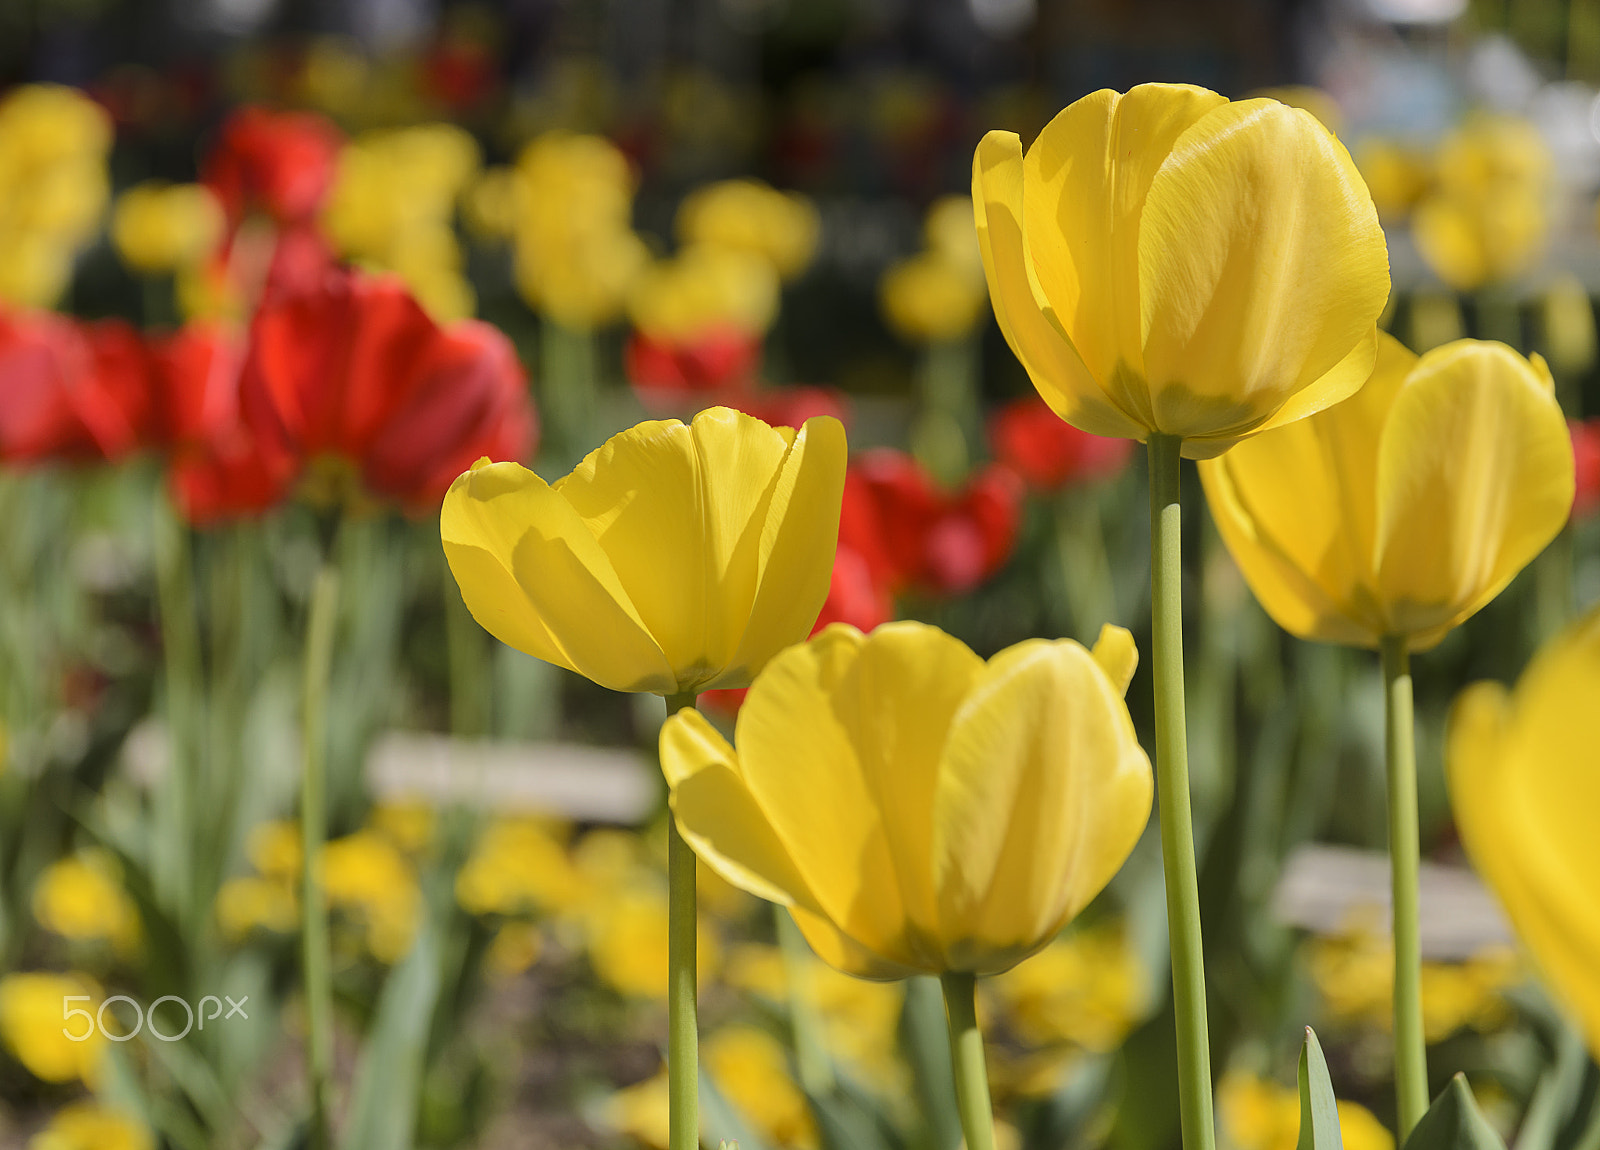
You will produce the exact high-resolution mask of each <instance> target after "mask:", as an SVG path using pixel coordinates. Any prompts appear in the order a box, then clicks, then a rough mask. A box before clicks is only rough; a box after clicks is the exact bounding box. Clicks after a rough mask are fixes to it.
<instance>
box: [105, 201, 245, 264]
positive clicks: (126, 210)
mask: <svg viewBox="0 0 1600 1150" xmlns="http://www.w3.org/2000/svg"><path fill="white" fill-rule="evenodd" d="M226 224H227V221H226V220H225V219H224V218H223V214H222V205H221V204H220V203H218V202H217V197H216V196H214V195H213V194H212V193H211V190H210V189H209V188H207V187H206V186H205V185H204V184H165V183H162V182H161V181H159V180H148V181H146V182H145V183H142V184H137V185H135V186H134V187H131V188H129V189H128V190H127V191H126V192H123V193H122V195H120V196H118V197H117V205H116V208H115V210H114V211H113V212H112V214H111V239H112V242H113V243H115V244H116V246H117V252H118V254H119V255H121V256H122V259H123V261H124V262H125V263H126V264H127V265H128V266H129V267H131V268H133V269H134V270H135V271H139V272H145V273H150V272H170V271H173V270H175V269H177V268H179V267H182V266H184V265H186V264H193V263H198V262H199V261H200V260H203V259H204V258H205V257H206V256H208V255H210V254H211V253H212V251H213V250H215V248H216V246H217V244H218V243H219V242H220V241H221V239H222V233H223V229H224V228H225V227H226Z"/></svg>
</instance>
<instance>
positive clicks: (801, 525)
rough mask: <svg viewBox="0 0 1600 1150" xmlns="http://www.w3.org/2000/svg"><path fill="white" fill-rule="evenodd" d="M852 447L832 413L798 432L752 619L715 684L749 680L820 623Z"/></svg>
mask: <svg viewBox="0 0 1600 1150" xmlns="http://www.w3.org/2000/svg"><path fill="white" fill-rule="evenodd" d="M785 430H786V429H785ZM848 453H849V447H848V445H847V443H846V442H845V434H844V425H843V424H841V423H840V422H839V421H838V420H837V419H834V418H833V417H831V416H819V417H814V418H812V419H808V420H806V423H805V426H804V427H802V428H801V429H800V431H799V434H797V435H795V437H794V443H793V445H792V446H791V447H790V448H789V452H788V454H787V455H786V456H784V459H783V463H782V465H781V466H780V467H779V469H778V474H777V478H776V480H775V482H774V483H773V485H772V487H771V488H770V490H769V492H768V497H767V502H766V506H765V509H764V514H765V520H764V522H763V523H762V524H761V533H760V549H759V553H758V555H757V556H756V563H755V567H756V571H755V578H756V588H755V594H754V602H752V603H751V604H750V606H749V608H748V610H747V612H746V614H747V617H748V622H747V623H745V626H744V633H743V635H742V636H741V637H740V639H739V647H738V650H736V651H735V652H734V653H733V655H732V656H731V657H730V658H729V660H728V662H727V671H726V673H725V674H724V676H723V677H721V678H719V679H718V680H717V682H716V683H713V684H711V686H744V685H745V684H747V683H748V682H749V681H750V680H751V679H753V678H754V677H755V675H756V674H757V673H758V672H759V671H760V670H761V668H762V667H764V666H766V664H767V661H768V660H769V659H771V658H772V656H773V655H775V654H777V653H778V652H779V651H781V650H782V649H783V648H784V647H787V646H788V645H789V644H791V643H798V642H800V641H801V640H803V639H804V638H805V637H806V635H807V634H808V633H809V632H810V631H811V628H812V627H813V626H815V625H816V622H817V616H818V615H819V614H820V613H821V611H822V604H823V603H824V602H825V601H826V600H827V598H828V588H829V586H830V584H831V582H832V578H833V559H834V551H835V549H836V546H837V544H838V540H839V510H840V504H841V500H842V499H843V497H844V476H845V463H846V457H847V455H848Z"/></svg>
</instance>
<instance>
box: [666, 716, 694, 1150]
mask: <svg viewBox="0 0 1600 1150" xmlns="http://www.w3.org/2000/svg"><path fill="white" fill-rule="evenodd" d="M694 704H695V695H694V692H692V691H687V692H685V693H683V694H681V695H669V696H667V714H668V715H674V714H677V713H678V712H679V711H681V710H683V709H684V708H685V707H693V706H694ZM694 879H695V855H694V851H693V850H691V849H690V848H689V844H688V843H686V842H685V841H684V840H683V836H682V835H681V834H679V833H678V823H677V820H676V819H674V818H673V817H672V815H671V813H670V812H669V813H668V815H667V1097H668V1100H669V1101H668V1106H669V1115H670V1116H669V1119H668V1123H669V1127H668V1129H669V1138H668V1145H669V1146H670V1148H671V1150H696V1148H697V1147H698V1146H699V1145H700V1019H699V1009H700V1008H699V1003H698V1001H697V999H696V988H695V966H696V962H697V956H696V953H695V951H696V943H697V940H696V938H695V913H696V912H695V886H694Z"/></svg>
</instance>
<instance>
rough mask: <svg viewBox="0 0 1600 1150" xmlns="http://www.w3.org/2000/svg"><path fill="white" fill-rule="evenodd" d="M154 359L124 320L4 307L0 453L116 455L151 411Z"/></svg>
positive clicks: (134, 439)
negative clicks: (87, 320)
mask: <svg viewBox="0 0 1600 1150" xmlns="http://www.w3.org/2000/svg"><path fill="white" fill-rule="evenodd" d="M149 371H150V366H149V361H148V357H147V356H146V354H145V351H144V347H143V345H142V344H141V342H140V340H139V336H138V333H137V332H135V331H134V330H133V328H131V327H129V326H128V325H127V324H125V323H122V322H121V321H119V320H107V321H105V322H103V323H97V324H80V323H76V322H74V321H72V320H70V319H67V318H66V317H64V316H59V315H55V314H53V313H50V312H33V311H23V310H11V309H0V459H5V460H7V461H10V462H15V463H25V462H33V461H37V460H42V459H47V458H59V459H66V460H75V461H85V460H94V459H117V458H120V457H121V456H123V455H125V454H127V453H128V452H129V451H131V450H133V449H134V448H135V447H137V446H138V445H139V441H140V438H141V435H142V433H143V429H144V425H145V422H146V419H147V418H148V411H149V404H150V392H149V386H150V381H149Z"/></svg>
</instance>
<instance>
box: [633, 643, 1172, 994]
mask: <svg viewBox="0 0 1600 1150" xmlns="http://www.w3.org/2000/svg"><path fill="white" fill-rule="evenodd" d="M1137 660H1138V655H1137V652H1135V650H1134V647H1133V640H1132V638H1131V636H1129V634H1128V633H1127V632H1126V631H1123V630H1121V629H1120V628H1115V627H1108V628H1106V629H1104V630H1103V631H1102V632H1101V635H1100V641H1099V642H1098V643H1096V644H1095V649H1094V652H1093V654H1091V653H1090V652H1089V651H1086V650H1085V649H1084V648H1083V647H1081V646H1079V645H1078V644H1077V643H1075V642H1072V641H1071V640H1069V639H1062V640H1057V641H1053V642H1052V641H1048V640H1043V639H1033V640H1029V641H1027V642H1024V643H1019V644H1017V645H1016V646H1014V647H1010V648H1007V649H1006V650H1004V651H1002V652H1001V653H1000V654H998V655H996V656H995V657H994V658H993V659H991V660H989V661H988V662H987V663H985V662H984V661H983V660H982V659H980V658H979V657H978V656H977V655H974V654H973V653H972V651H971V650H970V649H968V648H967V646H966V645H965V644H963V643H961V642H960V641H959V640H957V639H954V638H951V637H950V636H949V635H946V634H945V633H944V632H942V631H940V630H938V629H937V628H934V627H929V626H926V625H924V624H921V623H914V622H902V623H890V624H886V625H885V626H882V627H879V628H878V629H877V630H876V631H874V632H873V633H872V635H871V636H864V635H862V634H861V632H859V631H857V630H856V629H855V628H854V627H851V626H849V625H847V624H842V623H836V624H833V625H832V626H830V627H828V628H827V629H826V630H824V631H823V632H822V633H821V634H820V635H818V636H817V637H816V638H815V639H813V640H811V641H810V642H809V643H806V644H804V645H799V646H795V647H791V648H789V649H788V650H786V651H784V652H782V653H781V654H779V655H778V656H777V657H776V658H775V659H773V660H772V662H771V663H770V664H768V667H767V669H766V671H764V672H763V673H762V675H761V677H760V678H759V679H757V680H756V683H755V685H754V686H753V687H751V689H750V693H749V695H748V696H746V698H745V702H744V706H743V707H742V708H741V709H740V712H739V719H738V744H739V750H738V752H737V753H735V752H734V750H733V749H732V748H731V747H730V746H729V745H728V744H727V743H726V742H725V741H724V740H723V738H722V736H720V735H719V734H717V732H716V731H715V730H714V729H713V728H712V726H711V725H710V723H708V722H707V721H706V719H705V718H704V717H703V716H702V715H701V714H700V713H699V712H697V711H694V710H683V711H679V712H678V713H677V714H676V715H674V716H673V717H672V718H670V719H669V720H668V721H667V724H666V726H665V727H663V728H662V732H661V761H662V768H663V770H664V771H665V773H666V776H667V782H668V785H669V786H671V788H672V809H673V813H674V814H675V816H676V818H677V825H678V828H679V830H680V832H681V833H682V834H683V836H684V838H685V839H686V840H687V841H688V842H689V844H690V845H691V846H693V847H694V849H695V852H696V853H697V854H698V855H699V856H700V857H701V858H702V859H704V860H705V861H706V862H707V863H709V864H710V865H711V866H712V867H713V868H714V869H716V870H717V871H719V872H720V873H721V874H722V876H723V877H724V878H726V879H727V880H728V881H729V882H731V883H733V884H734V885H736V886H740V887H743V888H744V889H745V890H748V891H750V892H751V893H752V894H756V895H759V896H761V897H762V898H766V899H768V900H770V901H773V902H777V903H780V904H782V905H784V906H787V907H789V909H790V911H791V912H792V913H793V914H794V916H795V920H796V922H797V923H799V925H800V928H801V930H802V931H804V932H805V935H806V937H807V939H808V940H809V941H810V943H811V945H812V948H813V949H814V950H815V951H816V952H817V954H818V956H819V957H821V958H823V959H824V960H825V961H827V962H828V963H830V964H831V965H833V966H835V967H837V968H839V969H840V970H843V971H845V972H846V973H850V974H856V975H859V976H862V977H869V978H899V977H904V976H906V975H909V974H915V973H918V972H932V973H948V972H959V973H969V974H992V973H997V972H999V971H1002V970H1006V969H1008V968H1010V967H1012V966H1014V965H1015V964H1016V963H1018V962H1020V961H1021V960H1022V959H1024V958H1026V957H1027V956H1028V955H1029V954H1032V953H1033V952H1034V951H1037V950H1039V949H1040V948H1041V947H1043V946H1044V945H1045V944H1047V943H1048V942H1049V941H1050V940H1051V939H1052V938H1053V937H1054V936H1055V934H1056V932H1057V931H1059V930H1060V929H1061V927H1062V926H1063V925H1064V924H1065V923H1066V922H1068V921H1069V920H1070V919H1071V918H1072V917H1073V916H1074V915H1076V914H1077V913H1078V912H1079V911H1080V910H1082V909H1083V908H1084V907H1085V906H1086V905H1087V904H1088V903H1089V900H1090V899H1092V898H1093V897H1094V896H1095V895H1096V894H1098V893H1099V891H1100V890H1101V888H1102V887H1104V886H1105V884H1106V883H1107V882H1108V881H1109V880H1110V878H1111V876H1112V875H1113V874H1115V873H1116V871H1117V869H1118V868H1119V867H1120V866H1121V865H1122V862H1123V860H1124V859H1125V858H1127V855H1128V852H1129V851H1130V850H1132V849H1133V845H1134V843H1135V842H1136V841H1137V839H1138V837H1139V835H1140V833H1141V832H1142V831H1143V830H1144V827H1145V823H1146V822H1147V821H1148V820H1149V816H1150V802H1151V792H1152V779H1151V773H1150V762H1149V760H1148V759H1147V758H1146V757H1145V754H1144V751H1143V750H1141V749H1140V747H1139V744H1138V741H1137V739H1136V738H1135V736H1134V732H1133V724H1132V722H1131V721H1130V719H1129V718H1128V710H1127V707H1126V705H1125V704H1124V703H1123V701H1122V692H1123V691H1124V690H1125V689H1126V687H1127V682H1128V679H1129V678H1130V677H1131V676H1132V674H1133V668H1134V665H1135V663H1136V662H1137Z"/></svg>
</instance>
